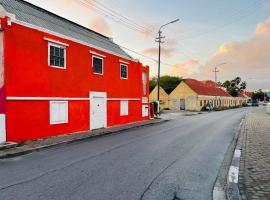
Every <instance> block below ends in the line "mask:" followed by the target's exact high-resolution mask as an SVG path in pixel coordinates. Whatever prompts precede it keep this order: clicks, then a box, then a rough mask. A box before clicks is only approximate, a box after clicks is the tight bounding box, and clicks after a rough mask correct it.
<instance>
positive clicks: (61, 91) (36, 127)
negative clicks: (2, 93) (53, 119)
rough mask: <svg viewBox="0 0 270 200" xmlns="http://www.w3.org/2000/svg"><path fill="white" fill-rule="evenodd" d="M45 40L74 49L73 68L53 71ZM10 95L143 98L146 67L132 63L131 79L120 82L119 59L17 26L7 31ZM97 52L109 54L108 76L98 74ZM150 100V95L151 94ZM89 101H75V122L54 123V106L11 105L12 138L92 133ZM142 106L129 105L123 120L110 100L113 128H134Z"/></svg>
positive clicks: (41, 103) (70, 56)
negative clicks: (91, 94)
mask: <svg viewBox="0 0 270 200" xmlns="http://www.w3.org/2000/svg"><path fill="white" fill-rule="evenodd" d="M44 37H47V38H50V39H54V40H57V41H61V42H64V43H67V44H69V46H68V47H67V50H66V54H67V56H66V57H67V60H66V62H67V69H66V70H63V69H56V68H52V67H49V66H48V42H47V41H45V40H44ZM4 42H5V49H4V51H5V87H6V96H7V97H9V96H16V97H18V96H19V97H20V96H22V97H86V98H88V97H89V92H90V91H95V92H107V97H108V98H140V99H141V98H142V96H143V94H142V72H143V71H146V72H147V73H149V69H148V67H143V66H142V64H141V63H138V62H133V61H130V60H126V61H127V62H129V63H130V64H129V65H128V79H127V80H123V79H120V63H119V59H121V60H125V59H123V58H119V57H118V56H114V55H111V54H108V53H106V52H102V51H99V50H97V49H94V48H90V47H87V46H84V45H81V44H78V43H75V42H72V41H69V40H65V39H61V38H58V37H55V36H53V35H49V34H46V33H44V32H40V31H37V30H34V29H30V28H27V27H24V26H21V25H18V24H15V23H13V24H12V26H11V27H5V37H4ZM90 50H93V51H95V52H97V53H100V54H102V55H105V56H106V58H105V59H104V75H94V74H93V73H92V55H91V54H90V53H89V51H90ZM147 97H148V93H147ZM89 107H90V106H89V101H87V100H86V101H69V123H68V124H61V125H50V124H49V101H10V100H9V101H7V107H6V112H7V139H8V141H14V142H20V141H24V140H30V139H38V138H42V137H48V136H52V135H57V134H63V133H71V132H77V131H84V130H88V129H89V128H90V127H89V126H90V122H89V120H90V119H89V112H90V111H89V109H90V108H89ZM141 113H142V101H141V100H140V101H129V115H128V116H124V117H122V116H120V101H108V103H107V119H108V120H107V123H108V126H113V125H118V124H124V123H130V122H135V121H140V120H147V119H149V118H148V117H145V118H142V114H141Z"/></svg>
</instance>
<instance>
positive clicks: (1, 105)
mask: <svg viewBox="0 0 270 200" xmlns="http://www.w3.org/2000/svg"><path fill="white" fill-rule="evenodd" d="M2 113H5V95H4V87H1V88H0V114H2Z"/></svg>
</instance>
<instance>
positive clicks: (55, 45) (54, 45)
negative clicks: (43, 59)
mask: <svg viewBox="0 0 270 200" xmlns="http://www.w3.org/2000/svg"><path fill="white" fill-rule="evenodd" d="M51 46H53V47H57V48H63V49H64V67H60V66H55V65H51V64H50V54H51V52H50V47H51ZM66 51H67V49H66V47H65V46H62V45H59V44H55V43H51V42H49V43H48V65H49V67H53V68H57V69H67V53H66Z"/></svg>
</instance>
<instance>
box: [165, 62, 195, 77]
mask: <svg viewBox="0 0 270 200" xmlns="http://www.w3.org/2000/svg"><path fill="white" fill-rule="evenodd" d="M198 68H199V62H198V61H197V60H194V59H190V60H186V61H185V62H183V63H178V64H175V65H173V66H172V69H171V71H170V73H169V75H171V76H179V77H185V78H187V76H190V75H191V74H192V73H195V72H197V71H198Z"/></svg>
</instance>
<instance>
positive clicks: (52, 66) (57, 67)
mask: <svg viewBox="0 0 270 200" xmlns="http://www.w3.org/2000/svg"><path fill="white" fill-rule="evenodd" d="M49 67H51V68H56V69H67V67H59V66H54V65H49Z"/></svg>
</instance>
